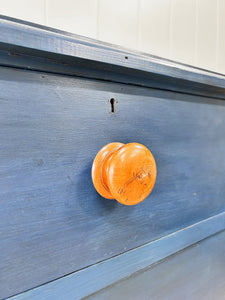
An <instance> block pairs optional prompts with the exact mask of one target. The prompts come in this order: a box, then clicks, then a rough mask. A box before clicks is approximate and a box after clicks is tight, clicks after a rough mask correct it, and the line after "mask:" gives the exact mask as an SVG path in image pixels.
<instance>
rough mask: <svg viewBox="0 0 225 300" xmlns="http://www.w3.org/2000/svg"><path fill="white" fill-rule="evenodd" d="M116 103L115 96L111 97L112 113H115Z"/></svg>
mask: <svg viewBox="0 0 225 300" xmlns="http://www.w3.org/2000/svg"><path fill="white" fill-rule="evenodd" d="M115 103H116V100H115V99H114V98H111V99H110V104H111V113H114V112H115Z"/></svg>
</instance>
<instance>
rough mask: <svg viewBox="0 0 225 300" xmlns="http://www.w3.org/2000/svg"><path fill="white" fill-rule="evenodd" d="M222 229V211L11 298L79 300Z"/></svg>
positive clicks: (223, 227) (223, 214)
mask: <svg viewBox="0 0 225 300" xmlns="http://www.w3.org/2000/svg"><path fill="white" fill-rule="evenodd" d="M224 229H225V212H223V213H220V214H218V215H215V216H213V217H210V218H208V219H205V220H203V221H200V222H198V223H196V224H194V225H191V226H188V227H186V228H184V229H182V230H178V231H176V232H174V233H172V234H169V235H167V236H165V237H162V238H160V239H158V240H155V241H153V242H151V243H148V244H146V245H143V246H141V247H138V248H136V249H133V250H131V251H128V252H126V253H123V254H121V255H118V256H116V257H113V258H111V259H108V260H106V261H103V262H100V263H97V264H95V265H93V266H90V267H88V268H85V269H83V270H80V271H78V272H75V273H73V274H70V275H68V276H65V277H62V278H60V279H57V280H54V281H52V282H50V283H47V284H45V285H42V286H40V287H38V288H35V289H32V290H30V291H27V292H25V293H22V294H19V295H17V296H14V297H11V298H10V299H12V300H26V299H27V300H28V299H32V300H39V299H45V300H52V299H61V298H62V299H81V298H83V297H86V296H88V295H90V294H93V293H95V292H97V291H99V290H101V289H103V288H105V287H107V286H109V285H111V284H114V283H116V282H118V281H119V280H121V279H123V278H126V277H128V276H130V275H132V274H133V273H135V272H138V271H140V270H143V269H145V268H147V267H149V266H151V265H152V264H154V263H157V262H159V261H161V260H163V259H165V258H166V257H168V256H170V255H172V254H175V253H177V252H178V251H181V250H183V249H185V248H186V247H189V246H191V245H193V244H195V243H197V242H199V241H201V240H203V239H205V238H207V237H210V236H212V235H213V234H216V233H218V232H220V231H222V230H224Z"/></svg>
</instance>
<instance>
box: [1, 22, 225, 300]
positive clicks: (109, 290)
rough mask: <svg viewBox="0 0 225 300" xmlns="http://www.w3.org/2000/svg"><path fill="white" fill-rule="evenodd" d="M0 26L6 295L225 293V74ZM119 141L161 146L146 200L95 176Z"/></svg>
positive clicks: (23, 26)
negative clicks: (101, 189) (115, 192)
mask: <svg viewBox="0 0 225 300" xmlns="http://www.w3.org/2000/svg"><path fill="white" fill-rule="evenodd" d="M0 28H1V35H0V270H1V271H0V299H4V298H7V297H12V299H15V300H20V299H41V300H43V299H82V298H85V297H88V298H90V299H106V298H109V299H224V298H223V297H224V295H225V254H224V253H225V235H224V232H223V230H224V229H225V198H224V194H225V151H224V150H225V102H224V99H225V77H224V76H223V75H220V74H215V73H211V72H208V71H204V70H200V69H195V68H192V67H190V66H186V65H182V64H178V63H175V62H171V61H167V60H163V59H160V58H157V57H153V56H149V55H146V54H141V53H134V52H130V51H128V50H126V49H119V48H115V47H113V46H111V45H107V44H104V43H100V42H96V41H93V40H89V39H85V38H81V37H77V36H73V35H70V34H68V33H64V32H60V31H56V30H52V29H49V28H45V27H42V26H37V25H33V24H29V23H26V22H22V21H16V20H13V19H9V18H7V17H1V19H0ZM110 99H115V106H114V108H113V109H112V103H110ZM114 141H118V142H122V143H129V142H138V143H142V144H144V145H146V146H147V147H149V148H150V149H151V151H152V153H153V154H154V156H155V159H156V164H157V170H158V175H157V180H156V185H155V187H154V190H153V192H152V193H151V195H150V196H149V197H148V198H147V199H146V200H145V201H143V202H142V203H140V204H138V205H136V206H130V207H128V206H124V205H121V204H119V203H118V202H116V201H113V200H107V199H103V198H102V197H101V196H100V195H98V194H97V193H96V191H95V189H94V187H93V185H92V182H91V166H92V161H93V159H94V157H95V155H96V153H97V152H98V150H99V149H100V148H101V147H102V146H104V145H105V144H107V143H110V142H114ZM181 251H182V252H181ZM185 297H186V298H185Z"/></svg>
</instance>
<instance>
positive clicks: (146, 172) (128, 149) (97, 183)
mask: <svg viewBox="0 0 225 300" xmlns="http://www.w3.org/2000/svg"><path fill="white" fill-rule="evenodd" d="M156 172H157V171H156V163H155V159H154V156H153V155H152V153H151V152H150V150H149V149H148V148H146V147H145V146H144V145H141V144H138V143H129V144H122V143H110V144H107V145H106V146H104V147H103V148H102V149H101V150H100V151H99V152H98V154H97V155H96V157H95V159H94V162H93V165H92V181H93V184H94V187H95V189H96V190H97V192H98V193H99V194H100V195H101V196H102V197H104V198H108V199H116V200H117V201H118V202H120V203H122V204H125V205H135V204H138V203H139V202H141V201H143V200H144V199H145V198H146V197H147V196H148V195H149V194H150V193H151V191H152V189H153V187H154V185H155V180H156Z"/></svg>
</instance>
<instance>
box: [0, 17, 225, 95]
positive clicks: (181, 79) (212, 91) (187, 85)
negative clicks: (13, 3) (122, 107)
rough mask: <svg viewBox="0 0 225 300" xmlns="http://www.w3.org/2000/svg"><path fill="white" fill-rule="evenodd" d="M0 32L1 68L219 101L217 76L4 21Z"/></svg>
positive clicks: (223, 88) (222, 87)
mask: <svg viewBox="0 0 225 300" xmlns="http://www.w3.org/2000/svg"><path fill="white" fill-rule="evenodd" d="M0 26H1V35H0V50H4V51H5V53H1V55H0V64H1V65H9V66H16V67H21V68H26V69H34V70H40V71H44V70H45V71H48V72H55V73H56V72H57V73H61V74H70V75H78V76H84V77H86V78H87V77H88V78H95V79H103V80H110V81H115V82H123V83H128V84H135V85H139V86H146V87H154V88H160V89H166V90H173V91H179V92H185V93H189V94H198V95H204V96H214V97H218V98H222V99H224V95H225V77H224V75H222V74H218V73H214V72H209V71H207V70H203V69H199V68H194V67H191V66H188V65H184V64H181V63H177V62H173V61H170V60H166V59H163V58H159V57H156V56H152V55H147V54H143V53H137V52H131V51H130V50H128V49H123V48H119V47H116V46H113V45H110V44H107V43H103V42H99V41H95V40H92V39H88V38H84V37H81V36H77V35H73V34H68V33H65V32H62V31H59V30H54V29H50V28H47V27H44V26H38V25H34V24H31V23H29V22H21V21H20V22H18V20H15V19H11V18H7V17H4V16H0ZM15 54H16V55H15Z"/></svg>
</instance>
